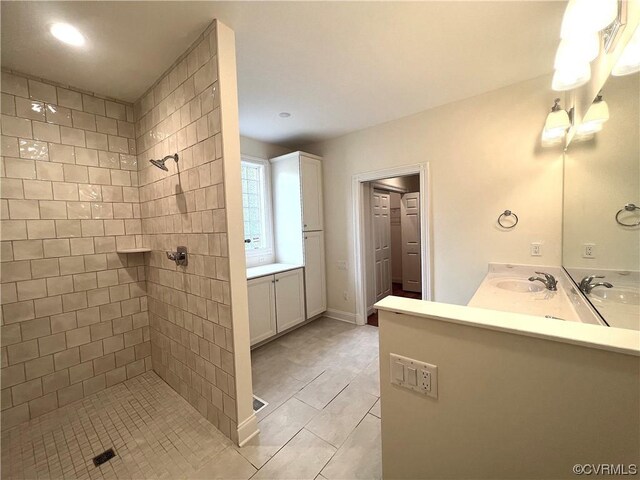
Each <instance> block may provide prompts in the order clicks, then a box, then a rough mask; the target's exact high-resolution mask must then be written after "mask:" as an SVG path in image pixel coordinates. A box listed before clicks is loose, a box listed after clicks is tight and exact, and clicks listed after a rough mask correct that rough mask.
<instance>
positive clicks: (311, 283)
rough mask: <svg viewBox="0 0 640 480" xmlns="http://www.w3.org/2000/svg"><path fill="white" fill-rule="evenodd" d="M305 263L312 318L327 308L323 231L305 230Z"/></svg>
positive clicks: (306, 287)
mask: <svg viewBox="0 0 640 480" xmlns="http://www.w3.org/2000/svg"><path fill="white" fill-rule="evenodd" d="M304 265H305V268H304V272H305V275H304V277H305V278H304V279H305V290H306V300H307V318H311V317H315V316H316V315H319V314H321V313H322V312H324V311H326V310H327V283H326V280H325V263H324V235H323V232H305V234H304Z"/></svg>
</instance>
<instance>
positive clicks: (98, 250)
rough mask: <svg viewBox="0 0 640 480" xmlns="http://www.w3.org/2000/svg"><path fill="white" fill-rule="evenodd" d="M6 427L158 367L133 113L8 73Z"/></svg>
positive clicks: (0, 168) (2, 168) (4, 120)
mask: <svg viewBox="0 0 640 480" xmlns="http://www.w3.org/2000/svg"><path fill="white" fill-rule="evenodd" d="M1 86H2V88H1V90H2V98H1V99H0V104H1V107H2V117H1V126H0V128H1V133H2V137H1V140H2V142H1V145H0V148H1V155H2V156H1V159H0V162H1V164H0V177H1V178H0V190H1V191H0V198H1V199H0V202H1V203H0V207H1V212H0V213H1V218H2V222H1V235H0V238H1V247H2V248H1V251H0V255H1V260H2V263H1V272H0V274H1V282H2V319H1V322H2V326H1V328H2V332H1V336H2V368H1V381H2V383H1V386H2V399H1V404H2V428H7V427H10V426H13V425H16V424H18V423H20V422H23V421H25V420H28V419H30V418H33V417H37V416H39V415H41V414H43V413H46V412H48V411H51V410H53V409H55V408H57V407H58V406H63V405H66V404H68V403H70V402H73V401H75V400H78V399H81V398H83V397H85V396H87V395H90V394H92V393H94V392H97V391H99V390H101V389H104V388H105V387H108V386H110V385H113V384H116V383H119V382H122V381H124V380H126V379H127V378H131V377H134V376H136V375H138V374H140V373H142V372H144V371H145V370H149V369H151V366H152V365H151V357H150V355H151V343H150V333H149V317H148V312H147V296H146V295H147V294H146V284H145V274H146V272H145V268H144V257H143V255H142V254H135V255H132V254H118V253H116V250H118V249H126V248H131V247H136V246H142V220H141V213H140V212H141V210H140V198H139V188H138V183H139V182H138V175H139V173H138V159H137V155H136V146H135V145H136V142H135V130H134V110H133V107H132V106H131V105H129V104H126V103H123V102H119V101H115V100H110V99H104V98H100V97H98V96H96V95H93V94H90V93H87V92H80V91H77V90H74V89H72V88H67V87H64V86H60V85H55V84H52V83H50V82H47V81H44V80H41V79H36V78H31V77H27V76H23V75H21V74H18V73H15V72H10V71H3V73H2V85H1Z"/></svg>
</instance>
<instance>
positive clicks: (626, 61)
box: [611, 27, 640, 77]
mask: <svg viewBox="0 0 640 480" xmlns="http://www.w3.org/2000/svg"><path fill="white" fill-rule="evenodd" d="M636 72H640V27H638V28H636V31H635V32H634V34H633V36H632V37H631V40H629V43H627V45H626V46H625V47H624V50H623V51H622V55H621V56H620V58H619V59H618V61H617V62H616V65H615V66H614V67H613V70H612V71H611V75H614V76H616V77H620V76H622V75H630V74H632V73H636Z"/></svg>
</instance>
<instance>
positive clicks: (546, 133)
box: [542, 98, 571, 143]
mask: <svg viewBox="0 0 640 480" xmlns="http://www.w3.org/2000/svg"><path fill="white" fill-rule="evenodd" d="M570 126H571V119H570V118H569V114H568V113H567V112H566V111H564V110H563V109H562V108H561V107H560V99H559V98H556V99H555V100H554V104H553V107H551V112H550V113H549V115H547V120H546V121H545V122H544V129H543V130H542V140H543V141H544V142H545V143H549V142H554V141H555V142H560V141H561V140H562V139H563V138H564V136H565V134H566V133H567V129H568V128H569V127H570Z"/></svg>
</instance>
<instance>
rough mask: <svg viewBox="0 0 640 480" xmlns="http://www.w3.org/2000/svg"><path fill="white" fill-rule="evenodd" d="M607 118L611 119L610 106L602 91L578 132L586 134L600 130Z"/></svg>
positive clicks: (581, 134)
mask: <svg viewBox="0 0 640 480" xmlns="http://www.w3.org/2000/svg"><path fill="white" fill-rule="evenodd" d="M607 120H609V106H608V105H607V102H605V101H604V100H603V99H602V92H600V93H599V94H598V96H597V97H596V99H595V100H594V101H593V103H592V104H591V106H590V107H589V110H587V113H586V115H585V116H584V118H583V119H582V124H581V125H580V126H579V127H578V131H577V134H578V135H580V136H584V135H590V134H592V133H596V132H599V131H600V130H602V125H603V124H604V122H606V121H607Z"/></svg>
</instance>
